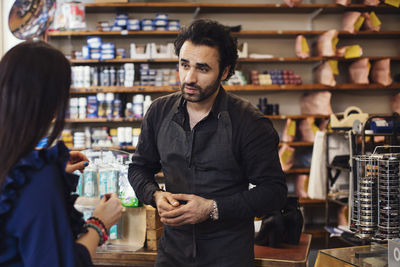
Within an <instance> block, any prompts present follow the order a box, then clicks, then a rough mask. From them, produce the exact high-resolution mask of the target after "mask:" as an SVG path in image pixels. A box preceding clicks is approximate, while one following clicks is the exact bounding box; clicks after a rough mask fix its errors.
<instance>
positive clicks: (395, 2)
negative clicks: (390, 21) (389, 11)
mask: <svg viewBox="0 0 400 267" xmlns="http://www.w3.org/2000/svg"><path fill="white" fill-rule="evenodd" d="M385 4H388V5H391V6H394V7H397V8H398V7H399V6H400V0H385Z"/></svg>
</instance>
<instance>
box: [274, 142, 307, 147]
mask: <svg viewBox="0 0 400 267" xmlns="http://www.w3.org/2000/svg"><path fill="white" fill-rule="evenodd" d="M285 144H286V145H288V146H293V147H296V146H309V147H312V146H313V145H314V143H313V142H300V141H295V142H280V143H279V146H283V145H285Z"/></svg>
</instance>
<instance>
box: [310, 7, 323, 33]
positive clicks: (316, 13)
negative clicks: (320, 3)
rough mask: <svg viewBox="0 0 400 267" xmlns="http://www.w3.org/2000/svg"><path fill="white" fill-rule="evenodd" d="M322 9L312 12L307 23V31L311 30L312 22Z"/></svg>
mask: <svg viewBox="0 0 400 267" xmlns="http://www.w3.org/2000/svg"><path fill="white" fill-rule="evenodd" d="M322 10H323V9H322V8H318V9H317V10H315V11H313V12H312V13H311V14H310V19H309V21H308V30H309V31H312V30H313V21H314V19H315V18H316V17H317V16H318V15H319V13H321V12H322Z"/></svg>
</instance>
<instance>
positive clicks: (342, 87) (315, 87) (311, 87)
mask: <svg viewBox="0 0 400 267" xmlns="http://www.w3.org/2000/svg"><path fill="white" fill-rule="evenodd" d="M224 88H225V89H226V90H227V91H232V92H241V91H243V92H246V91H247V92H251V91H320V90H328V91H351V90H378V89H379V90H394V89H399V88H400V84H399V83H394V84H391V85H389V86H382V85H379V84H338V85H336V86H335V87H330V86H326V85H323V84H302V85H293V84H285V85H279V84H272V85H253V84H248V85H224ZM177 90H179V86H178V85H168V86H147V85H138V86H133V87H124V86H96V87H93V86H91V87H88V88H71V92H70V93H71V94H93V93H100V92H101V93H171V92H176V91H177ZM278 116H279V115H278Z"/></svg>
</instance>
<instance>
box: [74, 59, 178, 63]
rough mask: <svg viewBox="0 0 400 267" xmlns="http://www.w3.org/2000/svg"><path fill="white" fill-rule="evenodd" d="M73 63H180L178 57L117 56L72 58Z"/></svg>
mask: <svg viewBox="0 0 400 267" xmlns="http://www.w3.org/2000/svg"><path fill="white" fill-rule="evenodd" d="M70 62H71V63H72V64H98V63H116V64H118V63H120V64H122V63H178V59H176V58H156V59H134V58H119V59H117V58H115V59H106V60H99V59H70Z"/></svg>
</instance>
